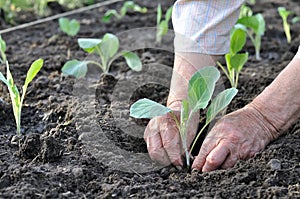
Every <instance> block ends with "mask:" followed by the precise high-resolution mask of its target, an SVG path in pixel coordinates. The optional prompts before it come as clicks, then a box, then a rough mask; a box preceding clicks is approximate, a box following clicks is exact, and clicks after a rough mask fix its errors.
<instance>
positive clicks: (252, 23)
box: [237, 14, 266, 60]
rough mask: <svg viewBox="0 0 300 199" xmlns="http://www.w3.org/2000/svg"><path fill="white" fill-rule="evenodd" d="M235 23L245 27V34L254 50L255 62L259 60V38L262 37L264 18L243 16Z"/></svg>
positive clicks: (264, 25) (264, 26) (260, 15)
mask: <svg viewBox="0 0 300 199" xmlns="http://www.w3.org/2000/svg"><path fill="white" fill-rule="evenodd" d="M237 23H238V24H242V25H244V26H246V27H247V33H248V35H249V37H250V40H251V42H252V43H253V45H254V48H255V57H256V59H257V60H260V59H261V58H260V47H261V37H262V36H263V35H264V33H265V29H266V23H265V20H264V17H263V16H262V14H256V15H254V16H245V17H242V18H240V19H239V20H238V21H237Z"/></svg>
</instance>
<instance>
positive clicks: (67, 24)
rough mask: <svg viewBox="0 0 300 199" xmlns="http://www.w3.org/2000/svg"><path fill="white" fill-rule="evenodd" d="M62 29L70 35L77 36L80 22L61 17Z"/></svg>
mask: <svg viewBox="0 0 300 199" xmlns="http://www.w3.org/2000/svg"><path fill="white" fill-rule="evenodd" d="M58 22H59V27H60V29H61V30H62V31H63V32H64V33H66V34H67V35H69V36H72V37H73V36H75V35H77V33H78V32H79V30H80V23H79V22H78V21H77V20H75V19H72V20H71V21H70V20H69V19H67V18H65V17H62V18H59V20H58Z"/></svg>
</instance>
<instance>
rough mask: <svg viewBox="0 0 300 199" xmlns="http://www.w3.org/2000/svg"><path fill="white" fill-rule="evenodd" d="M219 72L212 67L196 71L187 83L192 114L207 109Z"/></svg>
mask: <svg viewBox="0 0 300 199" xmlns="http://www.w3.org/2000/svg"><path fill="white" fill-rule="evenodd" d="M219 77H220V72H219V71H218V69H217V68H216V67H214V66H207V67H205V68H202V69H200V70H198V71H197V72H196V73H195V74H194V75H193V76H192V78H191V80H190V81H189V88H188V101H189V104H190V107H192V108H193V110H192V111H193V112H196V111H197V110H199V109H201V108H202V109H204V108H206V107H207V105H208V102H209V101H210V99H211V96H212V94H213V92H214V89H215V84H216V82H217V80H218V79H219Z"/></svg>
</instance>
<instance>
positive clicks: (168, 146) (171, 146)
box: [160, 120, 183, 166]
mask: <svg viewBox="0 0 300 199" xmlns="http://www.w3.org/2000/svg"><path fill="white" fill-rule="evenodd" d="M160 135H161V139H162V145H163V147H164V149H165V151H166V153H167V154H168V157H169V159H170V161H171V162H172V164H174V165H175V166H181V165H183V164H182V158H181V157H182V146H181V139H180V134H179V130H178V128H177V127H176V125H175V124H174V122H173V120H168V121H166V122H163V123H162V124H161V126H160Z"/></svg>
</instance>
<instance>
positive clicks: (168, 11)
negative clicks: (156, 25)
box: [165, 6, 173, 22]
mask: <svg viewBox="0 0 300 199" xmlns="http://www.w3.org/2000/svg"><path fill="white" fill-rule="evenodd" d="M172 11H173V6H171V7H170V8H169V9H168V10H167V12H166V15H165V21H167V22H169V21H170V19H171V17H172Z"/></svg>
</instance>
